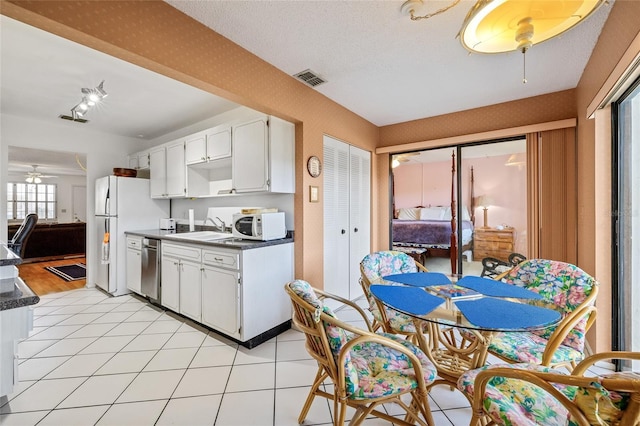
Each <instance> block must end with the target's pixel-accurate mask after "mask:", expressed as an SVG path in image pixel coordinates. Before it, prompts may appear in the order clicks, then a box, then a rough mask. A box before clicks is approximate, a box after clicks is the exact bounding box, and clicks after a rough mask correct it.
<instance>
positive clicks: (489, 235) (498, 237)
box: [476, 231, 513, 241]
mask: <svg viewBox="0 0 640 426" xmlns="http://www.w3.org/2000/svg"><path fill="white" fill-rule="evenodd" d="M476 238H477V239H480V240H487V241H512V240H513V233H512V232H511V231H490V232H488V231H477V232H476Z"/></svg>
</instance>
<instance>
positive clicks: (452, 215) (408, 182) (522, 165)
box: [391, 138, 527, 275]
mask: <svg viewBox="0 0 640 426" xmlns="http://www.w3.org/2000/svg"><path fill="white" fill-rule="evenodd" d="M526 155H527V154H526V140H525V139H524V138H518V139H516V140H509V141H491V142H486V143H480V144H477V143H476V144H469V145H461V146H454V147H447V148H438V149H431V150H425V151H420V152H410V153H403V154H396V155H393V156H392V178H393V180H392V182H393V193H392V201H393V203H392V204H393V209H394V220H393V224H392V229H391V241H392V244H393V248H394V249H396V250H401V251H405V252H407V253H409V254H410V255H412V256H413V257H414V258H415V259H417V260H419V261H421V262H422V263H423V264H424V265H425V266H426V267H427V269H429V270H430V271H436V272H443V273H451V272H452V271H455V272H456V273H458V274H464V275H480V274H481V273H482V269H483V264H482V260H483V259H484V258H487V257H492V258H497V259H499V260H500V261H504V262H506V261H508V260H509V255H511V254H512V253H513V252H518V253H521V254H522V255H523V256H525V257H526V256H527V168H526V163H527V161H526ZM485 220H486V222H485ZM452 224H453V229H454V232H453V238H454V244H451V239H452V232H451V230H452Z"/></svg>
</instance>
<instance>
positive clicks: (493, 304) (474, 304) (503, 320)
mask: <svg viewBox="0 0 640 426" xmlns="http://www.w3.org/2000/svg"><path fill="white" fill-rule="evenodd" d="M454 303H455V304H456V306H457V307H458V309H460V312H462V314H463V315H464V316H465V318H466V319H467V320H468V321H469V322H470V323H471V324H473V325H475V326H478V327H482V328H487V329H493V330H504V331H508V330H517V329H523V328H539V327H544V326H546V325H549V324H553V323H555V322H556V321H558V320H559V319H560V313H559V312H557V311H554V310H552V309H547V308H542V307H539V306H533V305H527V304H525V303H516V302H511V301H509V300H503V299H494V298H491V297H483V298H481V299H472V300H460V301H456V302H454Z"/></svg>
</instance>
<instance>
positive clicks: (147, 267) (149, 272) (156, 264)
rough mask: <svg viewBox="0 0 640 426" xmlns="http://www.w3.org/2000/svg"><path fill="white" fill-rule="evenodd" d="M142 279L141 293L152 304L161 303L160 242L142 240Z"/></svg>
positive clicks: (151, 239)
mask: <svg viewBox="0 0 640 426" xmlns="http://www.w3.org/2000/svg"><path fill="white" fill-rule="evenodd" d="M140 257H141V259H142V279H141V285H140V287H141V291H142V294H144V295H146V296H147V297H148V298H149V299H150V300H151V301H152V302H154V303H158V304H159V303H160V301H161V294H162V291H161V286H160V240H156V239H154V238H143V239H142V256H140Z"/></svg>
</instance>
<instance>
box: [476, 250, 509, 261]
mask: <svg viewBox="0 0 640 426" xmlns="http://www.w3.org/2000/svg"><path fill="white" fill-rule="evenodd" d="M510 254H511V251H510V250H509V251H491V250H474V251H473V260H475V261H481V260H482V259H484V258H485V257H495V258H496V259H500V260H503V261H505V262H508V261H509V255H510Z"/></svg>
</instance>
